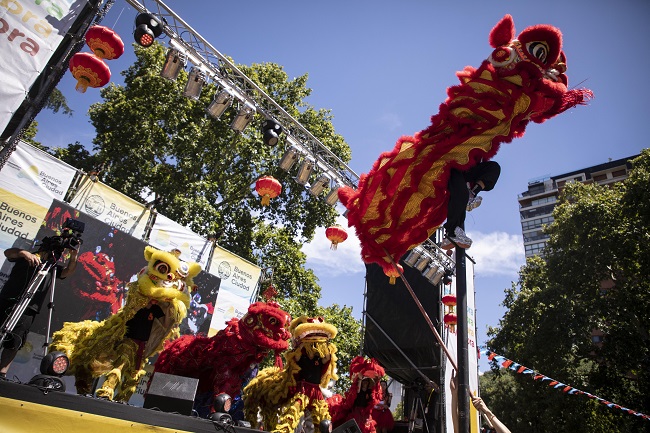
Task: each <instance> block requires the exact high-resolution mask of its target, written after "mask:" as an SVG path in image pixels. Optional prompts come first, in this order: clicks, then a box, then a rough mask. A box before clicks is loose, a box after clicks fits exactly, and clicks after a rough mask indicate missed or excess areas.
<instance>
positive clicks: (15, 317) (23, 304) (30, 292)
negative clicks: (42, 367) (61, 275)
mask: <svg viewBox="0 0 650 433" xmlns="http://www.w3.org/2000/svg"><path fill="white" fill-rule="evenodd" d="M56 262H57V260H56V259H54V258H52V259H49V260H47V261H45V262H43V263H41V264H40V265H39V266H38V268H37V269H36V272H35V273H34V276H33V277H32V280H31V281H30V283H29V286H27V289H26V290H24V291H23V293H22V295H21V296H20V299H19V300H18V302H17V303H16V304H15V305H14V307H13V308H12V309H11V313H10V314H9V316H8V317H7V319H6V320H5V322H4V323H3V324H2V328H0V347H2V345H3V344H4V342H5V340H6V339H7V337H8V336H9V334H11V332H12V331H13V330H14V328H15V327H16V325H17V324H18V321H19V320H20V318H21V316H22V315H23V313H24V312H25V310H26V309H27V307H28V306H29V303H30V302H31V300H32V298H33V297H34V295H35V294H36V292H37V291H38V288H39V287H40V286H41V283H42V282H43V280H45V277H47V275H48V273H51V274H52V275H51V279H50V287H48V290H49V291H50V303H49V304H48V308H49V309H50V315H49V319H48V322H47V335H46V336H45V349H44V353H43V355H47V345H48V339H49V335H50V325H51V322H52V310H53V308H54V284H55V280H56V266H55V265H56Z"/></svg>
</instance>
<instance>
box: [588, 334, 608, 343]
mask: <svg viewBox="0 0 650 433" xmlns="http://www.w3.org/2000/svg"><path fill="white" fill-rule="evenodd" d="M604 340H605V336H604V335H592V336H591V342H592V343H594V344H601V343H602V342H603V341H604Z"/></svg>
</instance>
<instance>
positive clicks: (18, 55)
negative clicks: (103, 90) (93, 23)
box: [0, 0, 88, 132]
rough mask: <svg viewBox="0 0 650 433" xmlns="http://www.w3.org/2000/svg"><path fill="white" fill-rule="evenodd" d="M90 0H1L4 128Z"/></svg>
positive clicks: (0, 127) (0, 122)
mask: <svg viewBox="0 0 650 433" xmlns="http://www.w3.org/2000/svg"><path fill="white" fill-rule="evenodd" d="M87 3H88V2H87V1H72V0H49V1H26V0H5V1H0V35H2V37H0V53H2V62H0V101H2V104H0V132H2V131H4V130H5V128H6V127H7V124H8V123H9V121H10V120H11V117H12V116H13V115H14V113H15V112H16V110H17V109H18V107H20V105H21V104H22V102H23V101H24V100H25V97H26V96H27V93H28V92H29V90H30V88H31V87H32V85H33V84H34V81H36V79H37V78H38V76H39V75H40V74H41V71H43V69H44V68H45V66H46V65H47V63H48V62H49V61H50V58H51V57H52V55H53V54H54V52H55V51H56V49H57V48H58V46H59V45H60V44H61V42H62V41H63V37H64V36H65V35H66V34H67V32H68V31H69V30H70V27H71V26H72V24H74V22H75V20H76V19H77V17H78V13H79V12H80V11H81V10H82V8H83V7H84V6H85V5H86V4H87Z"/></svg>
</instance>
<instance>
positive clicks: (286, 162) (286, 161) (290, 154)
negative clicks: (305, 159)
mask: <svg viewBox="0 0 650 433" xmlns="http://www.w3.org/2000/svg"><path fill="white" fill-rule="evenodd" d="M298 156H300V152H299V151H298V148H297V147H296V146H291V147H290V148H288V149H287V150H286V152H284V155H282V158H280V163H279V164H278V166H279V167H280V168H281V169H282V170H284V171H289V170H291V167H293V165H294V164H295V163H296V161H298Z"/></svg>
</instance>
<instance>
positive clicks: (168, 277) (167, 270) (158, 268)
mask: <svg viewBox="0 0 650 433" xmlns="http://www.w3.org/2000/svg"><path fill="white" fill-rule="evenodd" d="M179 257H180V251H179V250H172V251H171V252H167V251H162V250H159V249H157V248H154V247H150V246H147V247H145V249H144V258H145V259H146V260H147V262H148V263H147V266H145V267H144V268H143V269H142V270H141V271H140V273H139V274H138V290H139V291H140V293H141V294H142V295H144V296H146V297H148V298H151V299H154V300H157V301H166V302H169V301H174V300H178V301H181V302H182V303H183V304H185V307H186V308H187V307H189V304H190V292H191V291H192V290H194V289H195V287H196V286H195V285H194V280H193V278H194V277H195V276H197V275H198V274H199V272H201V265H199V264H198V263H195V262H185V261H183V260H181V259H180V258H179Z"/></svg>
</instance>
